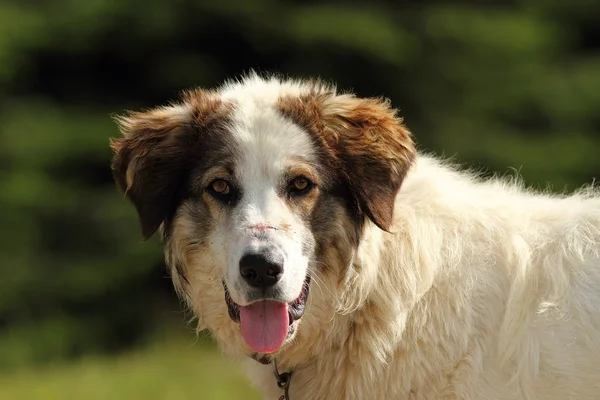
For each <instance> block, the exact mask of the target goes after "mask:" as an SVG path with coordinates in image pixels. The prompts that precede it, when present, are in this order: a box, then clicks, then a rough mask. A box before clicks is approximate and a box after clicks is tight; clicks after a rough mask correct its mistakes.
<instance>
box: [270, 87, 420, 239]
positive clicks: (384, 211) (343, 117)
mask: <svg viewBox="0 0 600 400" xmlns="http://www.w3.org/2000/svg"><path fill="white" fill-rule="evenodd" d="M280 108H281V110H282V112H283V114H284V115H286V116H288V117H290V118H292V119H293V120H295V121H296V122H298V123H300V124H301V125H303V126H304V127H306V128H307V129H308V130H309V131H311V132H315V133H316V136H317V140H318V141H320V142H321V144H323V145H324V146H325V147H326V148H327V149H328V150H329V155H330V157H333V162H334V163H335V164H337V166H338V167H339V169H340V170H341V171H343V174H344V180H345V181H347V184H348V186H349V188H350V191H351V193H353V195H354V196H355V202H356V203H358V204H357V205H358V207H359V209H360V212H361V213H362V214H364V215H366V216H367V217H368V218H369V219H371V221H373V222H374V223H375V224H376V225H377V226H378V227H379V228H381V229H383V230H385V231H389V229H390V228H391V226H392V223H393V215H394V204H395V199H396V195H397V194H398V191H399V190H400V186H401V184H402V182H403V180H404V178H405V177H406V174H407V172H408V170H409V168H410V167H411V165H412V163H413V162H414V160H415V158H416V149H415V146H414V143H413V141H412V138H411V134H410V132H409V130H408V129H407V128H406V127H405V126H404V124H403V123H402V119H401V118H399V117H398V116H397V115H396V110H395V109H393V108H392V107H391V106H390V102H389V101H388V100H384V99H374V98H357V97H355V96H353V95H348V94H344V95H336V94H334V93H332V92H329V93H317V94H311V95H308V96H305V97H300V98H298V97H296V98H295V99H292V98H287V99H284V100H282V101H280Z"/></svg>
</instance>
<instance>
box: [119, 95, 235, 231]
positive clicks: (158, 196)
mask: <svg viewBox="0 0 600 400" xmlns="http://www.w3.org/2000/svg"><path fill="white" fill-rule="evenodd" d="M182 100H183V101H182V102H181V103H180V104H175V105H172V106H168V107H160V108H155V109H152V110H149V111H145V112H130V113H129V114H127V115H125V116H120V117H117V118H116V121H117V124H118V125H119V129H120V131H121V134H122V137H121V138H119V139H114V140H112V141H111V143H110V145H111V148H112V149H113V152H114V156H113V160H112V170H113V177H114V179H115V182H116V184H117V187H118V188H119V190H120V191H121V192H122V193H124V194H125V196H126V197H127V198H128V199H130V200H131V202H132V203H133V204H134V206H135V207H136V209H137V212H138V215H139V219H140V224H141V228H142V234H143V236H144V238H145V239H147V238H149V237H150V236H152V235H153V234H154V232H155V231H156V230H157V229H158V227H159V226H160V225H161V224H162V223H163V222H164V221H165V220H166V219H167V218H169V216H170V214H172V213H173V212H174V210H175V207H176V205H177V202H178V196H180V195H181V190H182V187H181V186H182V183H183V181H184V177H185V172H186V171H187V170H188V169H189V167H190V161H191V160H192V158H193V157H192V156H193V155H192V154H191V151H193V149H195V148H196V147H197V146H198V144H199V142H201V141H202V139H203V136H204V135H203V133H205V131H206V130H207V129H208V128H210V126H211V125H213V124H214V123H215V122H216V121H219V120H222V118H224V116H225V115H226V114H227V110H228V107H226V106H225V105H224V104H222V102H221V101H220V99H219V98H218V97H217V95H216V94H214V93H212V92H207V91H203V90H194V91H189V92H186V93H184V94H183V96H182Z"/></svg>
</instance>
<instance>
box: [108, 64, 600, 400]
mask: <svg viewBox="0 0 600 400" xmlns="http://www.w3.org/2000/svg"><path fill="white" fill-rule="evenodd" d="M116 121H117V123H118V125H119V129H120V132H121V135H120V136H119V137H118V138H115V139H113V140H112V141H111V147H112V149H113V160H112V170H113V174H114V179H115V181H116V185H117V187H118V188H119V189H120V191H121V192H122V193H123V194H124V195H125V196H126V198H127V199H129V200H130V201H131V202H132V203H133V205H134V206H135V208H136V210H137V213H138V215H139V220H140V224H141V231H142V235H143V237H144V238H149V237H151V236H152V235H153V234H154V233H155V232H156V231H160V232H161V236H162V238H163V243H164V252H165V259H166V263H167V265H168V266H169V271H170V275H171V277H172V281H173V284H174V287H175V289H176V291H177V293H178V294H179V295H180V296H181V298H182V299H183V300H184V301H185V303H186V305H187V307H189V309H190V310H191V311H192V312H193V314H194V315H195V316H196V317H197V319H198V330H205V329H207V330H208V331H209V332H210V333H211V334H212V336H213V337H214V338H216V341H217V342H218V343H219V344H220V347H221V348H222V350H223V351H224V353H226V354H227V355H229V356H231V357H234V358H236V359H239V360H240V362H241V363H243V364H246V369H247V370H248V376H249V379H250V382H251V383H252V384H253V385H254V386H255V387H257V388H258V389H259V390H260V391H261V392H262V393H263V395H264V398H265V399H276V398H280V397H279V396H281V399H291V400H308V399H310V400H314V399H328V400H334V399H427V400H432V399H465V400H467V399H469V400H471V399H501V400H504V399H540V400H554V399H556V400H558V399H560V400H566V399H578V400H583V399H600V195H599V191H598V190H597V189H595V188H594V186H593V185H589V186H587V187H583V188H581V189H579V190H577V191H576V192H575V193H572V194H562V195H558V194H551V193H548V192H542V191H533V190H532V189H527V188H526V187H525V186H524V185H523V184H522V182H520V180H519V179H506V178H502V177H493V178H485V177H482V176H480V175H478V174H476V173H474V172H472V171H469V170H467V169H464V168H460V167H458V166H455V165H453V164H452V163H450V162H449V161H448V160H445V159H441V158H437V157H435V156H433V155H428V154H426V153H423V152H421V151H417V149H416V145H415V143H414V141H413V135H412V133H411V132H410V131H409V130H408V128H407V127H406V126H405V124H404V122H403V120H402V119H401V118H400V117H398V113H397V111H396V110H395V109H394V108H393V107H392V105H391V104H390V101H389V100H387V99H383V98H360V97H357V96H356V95H353V94H352V93H344V92H338V91H337V89H336V88H335V87H334V86H333V85H331V84H329V83H325V82H322V81H320V80H308V79H291V78H287V77H280V76H275V75H259V74H256V73H250V74H247V75H245V76H243V77H240V78H239V79H237V80H232V81H228V82H225V83H224V84H223V85H222V86H220V87H219V88H216V89H193V90H189V91H186V92H184V93H183V94H182V95H181V99H180V100H179V101H178V102H176V103H172V104H170V105H167V106H163V107H158V108H154V109H149V110H147V111H142V112H129V113H126V114H125V115H122V116H118V117H116ZM274 372H275V374H274ZM199 390H201V388H199Z"/></svg>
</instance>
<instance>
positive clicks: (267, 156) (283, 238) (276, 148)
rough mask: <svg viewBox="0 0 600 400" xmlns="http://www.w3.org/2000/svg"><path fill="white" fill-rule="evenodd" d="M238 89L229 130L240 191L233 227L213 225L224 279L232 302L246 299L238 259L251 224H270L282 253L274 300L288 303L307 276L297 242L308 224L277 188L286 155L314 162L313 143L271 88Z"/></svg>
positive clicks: (250, 238)
mask: <svg viewBox="0 0 600 400" xmlns="http://www.w3.org/2000/svg"><path fill="white" fill-rule="evenodd" d="M259 89H261V88H259ZM236 94H237V97H236V98H235V102H236V105H237V107H236V110H235V112H234V113H233V115H232V117H231V134H232V137H233V140H234V142H235V143H234V144H233V145H232V146H233V147H234V148H235V149H236V153H237V154H238V157H239V160H238V168H236V171H235V173H236V180H237V182H239V184H240V186H241V189H242V190H243V193H244V195H243V197H242V199H241V201H240V204H238V205H237V206H236V207H235V209H234V211H233V213H234V215H233V218H232V220H233V221H235V222H236V224H235V225H236V226H235V229H230V228H231V227H225V228H226V229H225V231H217V234H218V235H219V236H220V238H221V240H222V241H223V243H224V248H225V253H226V255H227V264H226V267H227V270H226V274H225V276H226V283H227V286H228V288H229V289H230V293H231V296H232V298H233V300H234V301H236V303H238V304H240V305H243V306H244V305H247V304H249V303H250V302H249V301H248V298H247V291H248V289H249V288H248V286H247V284H246V283H245V282H244V281H243V279H242V278H241V275H240V272H239V271H240V270H239V261H240V258H241V257H242V255H243V254H244V253H245V252H247V251H248V249H251V248H254V247H257V246H258V245H259V243H258V240H256V238H255V235H254V234H253V229H252V227H253V226H259V225H268V226H273V227H275V228H278V229H277V230H274V231H271V232H270V239H271V240H273V241H275V242H276V243H277V244H278V245H279V246H281V248H282V249H283V252H284V255H285V263H284V273H283V277H282V279H281V281H280V282H278V283H277V287H278V289H279V290H280V292H281V298H280V299H278V300H281V301H285V302H288V303H289V302H292V301H294V300H295V299H296V298H297V297H298V295H299V294H300V291H301V289H302V285H303V283H304V279H305V277H306V270H307V268H308V258H307V257H306V256H305V255H303V254H302V249H301V242H302V236H303V235H304V234H306V232H305V231H306V229H307V227H305V226H304V225H303V223H302V222H301V221H300V220H299V218H298V217H297V216H296V215H295V214H294V213H293V212H292V211H291V210H290V209H289V208H288V207H286V204H285V201H284V200H283V199H282V198H281V196H279V194H278V192H277V191H278V188H279V187H280V185H281V183H282V175H283V174H284V172H286V170H287V168H288V167H289V163H290V161H291V160H292V159H294V158H295V159H303V160H305V161H307V162H314V161H315V160H314V156H313V154H314V149H313V148H312V144H311V143H310V140H309V137H308V136H307V134H306V133H305V132H303V131H302V130H301V129H300V128H299V127H298V126H296V125H294V124H293V123H291V122H290V121H288V120H286V119H284V118H283V117H282V116H281V115H279V114H278V113H277V111H276V110H275V108H274V104H273V102H274V101H275V99H269V92H267V93H263V92H262V91H259V92H258V93H256V92H255V91H252V90H247V89H246V90H245V91H240V93H237V92H236ZM231 100H233V99H231ZM284 183H285V182H284ZM283 226H286V227H288V228H287V229H282V228H281V227H283Z"/></svg>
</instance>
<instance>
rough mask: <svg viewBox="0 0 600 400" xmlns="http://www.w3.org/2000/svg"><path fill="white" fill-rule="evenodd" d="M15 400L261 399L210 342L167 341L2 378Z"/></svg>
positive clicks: (3, 395) (6, 394) (1, 395)
mask: <svg viewBox="0 0 600 400" xmlns="http://www.w3.org/2000/svg"><path fill="white" fill-rule="evenodd" d="M0 399H7V400H8V399H10V400H70V399H73V400H79V399H85V400H109V399H110V400H119V399H126V400H135V399H143V400H204V399H206V400H208V399H211V400H212V399H216V400H219V399H224V400H237V399H240V400H241V399H244V400H254V399H256V400H258V399H259V396H258V394H257V393H256V392H255V391H254V390H252V389H250V387H249V386H248V384H247V383H246V381H245V379H244V377H243V375H242V374H241V372H240V371H239V369H238V368H237V367H236V366H235V365H234V364H233V363H232V362H229V361H228V360H226V359H225V358H224V357H222V356H221V355H220V354H219V352H218V351H217V350H216V349H215V348H214V346H212V345H211V344H208V343H206V342H205V341H200V342H199V343H196V344H194V343H192V340H161V341H159V342H158V343H155V344H153V345H151V346H149V347H147V348H145V349H140V350H137V351H133V352H130V353H126V354H122V355H119V356H113V357H109V356H94V357H86V358H83V359H81V360H78V361H74V362H71V363H59V364H53V365H46V366H43V367H29V368H26V369H19V370H17V371H12V372H8V373H3V374H2V375H0Z"/></svg>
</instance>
